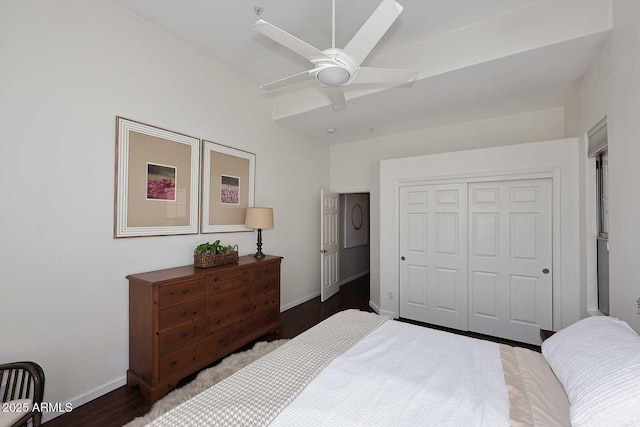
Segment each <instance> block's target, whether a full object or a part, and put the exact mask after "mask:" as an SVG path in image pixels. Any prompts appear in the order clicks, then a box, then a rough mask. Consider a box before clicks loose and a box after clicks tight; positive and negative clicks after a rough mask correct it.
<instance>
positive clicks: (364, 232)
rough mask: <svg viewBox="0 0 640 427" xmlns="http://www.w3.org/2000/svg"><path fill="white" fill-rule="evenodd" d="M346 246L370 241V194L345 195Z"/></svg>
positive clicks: (351, 246)
mask: <svg viewBox="0 0 640 427" xmlns="http://www.w3.org/2000/svg"><path fill="white" fill-rule="evenodd" d="M344 198H345V201H344V247H345V248H353V247H356V246H363V245H366V244H367V243H369V195H368V194H360V193H356V194H345V195H344Z"/></svg>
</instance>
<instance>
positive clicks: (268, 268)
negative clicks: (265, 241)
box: [253, 262, 280, 280]
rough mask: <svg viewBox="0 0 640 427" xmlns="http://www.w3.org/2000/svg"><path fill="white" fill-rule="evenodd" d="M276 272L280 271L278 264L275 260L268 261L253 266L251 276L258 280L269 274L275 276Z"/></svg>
mask: <svg viewBox="0 0 640 427" xmlns="http://www.w3.org/2000/svg"><path fill="white" fill-rule="evenodd" d="M278 272H280V264H279V263H277V262H270V263H268V264H265V265H260V266H256V267H254V268H253V277H254V279H255V280H260V279H264V278H267V277H271V276H277V275H278Z"/></svg>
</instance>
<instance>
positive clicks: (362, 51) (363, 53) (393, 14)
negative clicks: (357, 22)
mask: <svg viewBox="0 0 640 427" xmlns="http://www.w3.org/2000/svg"><path fill="white" fill-rule="evenodd" d="M402 9H403V7H402V6H401V5H400V4H399V3H397V2H395V1H394V0H382V3H380V6H378V8H377V9H376V10H375V11H374V12H373V13H372V14H371V16H370V17H369V19H367V22H365V23H364V25H363V26H362V28H360V29H359V30H358V32H357V33H356V35H355V36H353V38H352V39H351V41H349V43H348V44H347V46H345V48H344V52H345V53H346V54H347V55H349V56H350V57H351V58H353V60H354V61H355V62H356V65H360V64H362V61H364V60H365V58H366V57H367V56H368V55H369V53H371V51H372V50H373V48H374V47H375V45H376V44H378V42H379V41H380V39H381V38H382V37H383V36H384V34H385V33H386V32H387V30H388V29H389V27H391V24H393V23H394V22H395V20H396V19H398V16H400V14H401V13H402Z"/></svg>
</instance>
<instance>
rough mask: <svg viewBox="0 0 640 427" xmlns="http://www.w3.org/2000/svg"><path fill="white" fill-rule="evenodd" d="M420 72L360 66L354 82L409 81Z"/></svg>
mask: <svg viewBox="0 0 640 427" xmlns="http://www.w3.org/2000/svg"><path fill="white" fill-rule="evenodd" d="M417 75H418V72H417V71H415V70H398V69H393V68H372V67H360V68H359V69H358V74H357V75H356V78H355V79H354V80H353V82H352V84H360V83H408V82H410V81H412V80H413V79H414V78H415V77H416V76H417Z"/></svg>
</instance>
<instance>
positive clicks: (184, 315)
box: [180, 310, 189, 317]
mask: <svg viewBox="0 0 640 427" xmlns="http://www.w3.org/2000/svg"><path fill="white" fill-rule="evenodd" d="M188 315H189V312H188V311H187V310H185V311H183V312H182V313H180V316H182V317H187V316H188Z"/></svg>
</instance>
